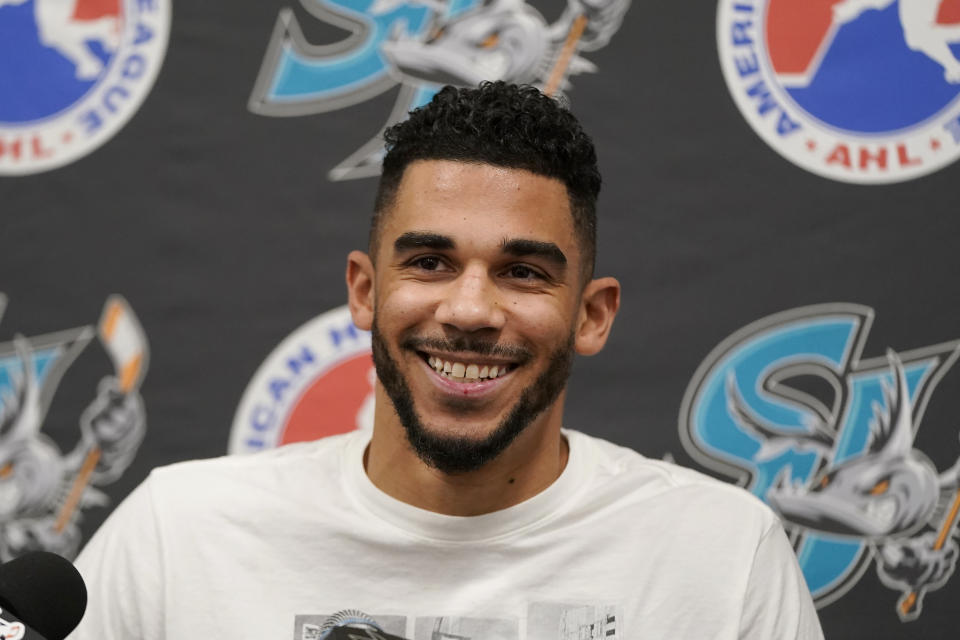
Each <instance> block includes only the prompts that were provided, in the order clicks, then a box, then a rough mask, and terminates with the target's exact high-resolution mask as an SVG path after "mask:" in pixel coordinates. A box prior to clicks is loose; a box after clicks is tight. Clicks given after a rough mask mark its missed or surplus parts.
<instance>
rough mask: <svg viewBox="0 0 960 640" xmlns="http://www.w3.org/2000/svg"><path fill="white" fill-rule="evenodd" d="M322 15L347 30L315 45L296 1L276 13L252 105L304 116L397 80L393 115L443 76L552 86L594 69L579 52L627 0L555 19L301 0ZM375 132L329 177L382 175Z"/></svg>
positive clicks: (470, 0)
mask: <svg viewBox="0 0 960 640" xmlns="http://www.w3.org/2000/svg"><path fill="white" fill-rule="evenodd" d="M302 2H303V6H304V7H305V8H306V9H307V10H308V11H309V12H310V13H311V14H313V15H314V16H315V17H316V18H318V19H319V20H321V21H323V22H325V23H327V24H330V25H334V26H336V27H340V28H342V29H345V30H346V31H348V32H350V33H351V35H350V36H348V37H347V38H345V39H343V40H341V41H340V42H336V43H333V44H328V45H315V44H311V43H310V42H309V41H308V40H307V39H306V37H305V36H304V35H303V31H302V29H301V27H300V25H299V22H298V21H297V18H296V15H295V14H294V12H293V11H292V10H290V9H284V10H283V11H281V13H280V17H279V19H278V21H277V26H276V28H275V29H274V33H273V37H272V38H271V40H270V45H269V47H268V49H267V54H266V57H265V58H264V61H263V66H262V68H261V70H260V75H259V77H258V78H257V82H256V85H255V87H254V90H253V94H252V96H251V98H250V102H249V108H250V110H251V111H253V112H254V113H258V114H261V115H267V116H300V115H307V114H314V113H323V112H327V111H333V110H338V109H343V108H347V107H350V106H353V105H355V104H357V103H360V102H363V101H365V100H369V99H370V98H372V97H374V96H377V95H379V94H381V93H383V92H385V91H387V90H389V89H391V88H393V87H395V86H397V85H398V84H399V85H400V86H401V88H400V93H399V96H398V98H397V101H396V103H395V105H394V107H393V110H392V112H391V114H390V116H389V117H388V119H387V124H392V123H393V122H396V121H398V120H401V119H402V118H404V117H406V114H407V113H408V112H409V111H411V110H412V109H415V108H417V107H419V106H422V105H424V104H426V103H427V102H429V101H430V99H431V98H432V97H433V95H434V94H435V93H436V91H437V90H438V89H439V87H440V86H441V85H444V84H453V85H458V86H474V85H477V84H479V83H480V82H481V81H484V80H505V81H508V82H516V83H524V84H533V85H536V86H539V87H540V88H541V89H542V90H543V91H544V92H546V93H550V94H553V93H556V92H562V91H565V90H568V89H569V88H570V82H569V77H570V76H571V75H577V74H580V73H586V72H594V71H596V70H597V68H596V66H595V65H594V64H593V63H591V62H590V61H589V60H587V59H586V58H584V57H583V56H581V55H580V54H581V52H586V51H595V50H597V49H600V48H602V47H604V46H606V44H607V43H608V42H609V41H610V39H611V37H612V36H613V34H614V33H616V31H617V30H618V29H619V28H620V24H621V23H622V21H623V17H624V14H625V13H626V11H627V9H628V8H629V6H630V0H567V5H566V7H565V9H564V10H563V12H562V14H561V15H560V16H559V17H558V18H557V19H556V20H555V21H554V22H552V23H550V22H548V21H547V20H546V19H545V18H544V17H543V15H542V14H541V13H540V12H539V11H538V10H537V9H535V8H534V7H532V6H531V5H529V4H527V3H526V2H524V0H302ZM385 127H386V125H384V127H381V129H380V131H379V132H378V134H377V135H376V136H375V137H374V138H373V139H372V140H370V141H369V142H367V143H366V144H365V145H363V146H362V147H361V148H360V149H359V150H357V151H356V152H355V153H353V154H352V155H351V156H350V157H349V158H347V159H346V160H344V161H343V162H341V163H340V164H339V165H337V166H336V167H335V168H334V169H332V170H331V171H330V173H329V177H330V179H331V180H346V179H351V178H361V177H366V176H373V175H377V174H379V172H380V162H381V160H382V157H383V155H382V154H383V150H382V147H383V144H382V141H381V135H380V134H382V131H383V129H384V128H385Z"/></svg>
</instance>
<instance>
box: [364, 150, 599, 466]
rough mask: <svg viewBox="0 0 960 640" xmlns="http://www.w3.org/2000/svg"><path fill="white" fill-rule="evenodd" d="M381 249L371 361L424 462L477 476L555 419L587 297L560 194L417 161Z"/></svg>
mask: <svg viewBox="0 0 960 640" xmlns="http://www.w3.org/2000/svg"><path fill="white" fill-rule="evenodd" d="M377 246H378V250H377V255H376V256H373V258H374V260H375V267H374V272H375V277H374V287H373V300H374V318H373V326H372V329H373V346H374V362H375V364H376V367H377V374H378V376H379V378H380V381H381V383H382V384H383V386H384V388H385V390H386V391H387V394H388V395H389V396H390V399H391V400H392V401H393V404H394V408H395V409H396V410H397V413H398V415H399V416H400V419H401V422H402V424H403V426H404V428H405V429H406V431H407V435H408V437H409V439H410V441H411V444H412V445H413V446H414V449H415V450H417V452H418V454H419V455H420V456H421V458H423V459H424V460H425V461H426V462H428V463H429V464H432V465H433V466H435V467H437V468H439V469H441V470H443V471H447V472H455V471H468V470H471V469H475V468H477V467H479V466H481V465H482V464H484V463H485V462H487V461H489V460H490V459H492V458H493V457H495V456H496V455H497V454H499V453H500V452H501V451H502V450H503V449H505V448H506V447H507V446H508V445H509V444H510V442H512V441H513V439H514V438H515V437H516V436H517V435H518V434H519V433H520V432H521V431H523V430H524V429H525V428H526V427H528V426H530V425H531V424H537V423H538V422H544V421H545V420H548V419H550V416H552V417H553V419H554V420H556V421H559V419H560V407H559V406H555V405H558V404H559V403H556V402H555V401H556V400H557V398H558V396H559V395H560V393H561V392H562V391H563V388H564V386H565V384H566V380H567V377H568V375H569V371H570V364H571V360H572V354H573V345H574V327H575V324H576V322H577V318H578V315H579V313H580V293H581V287H582V282H581V279H580V278H581V276H580V273H581V269H580V267H581V265H580V250H579V245H578V243H577V238H576V235H575V232H574V227H573V220H572V217H571V214H570V204H569V198H568V196H567V191H566V188H565V187H564V185H563V183H561V182H560V181H558V180H554V179H551V178H546V177H543V176H538V175H535V174H532V173H529V172H526V171H522V170H514V169H504V168H500V167H493V166H490V165H485V164H467V163H461V162H453V161H420V162H416V163H413V164H411V165H410V166H409V167H408V168H407V170H406V172H405V173H404V177H403V180H402V182H401V185H400V188H399V190H398V192H397V196H396V200H395V203H394V206H393V207H392V208H391V209H390V210H389V212H387V213H386V215H385V217H384V220H383V221H382V223H381V229H380V232H379V242H378V244H377ZM557 426H559V424H558V425H557Z"/></svg>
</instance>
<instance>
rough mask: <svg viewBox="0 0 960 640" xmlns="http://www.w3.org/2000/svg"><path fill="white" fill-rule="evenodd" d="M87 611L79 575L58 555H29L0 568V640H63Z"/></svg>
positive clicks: (84, 589) (26, 554) (40, 553)
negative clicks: (21, 639)
mask: <svg viewBox="0 0 960 640" xmlns="http://www.w3.org/2000/svg"><path fill="white" fill-rule="evenodd" d="M86 608H87V588H86V586H84V584H83V578H81V577H80V572H79V571H77V570H76V569H75V568H74V566H73V565H72V564H70V562H69V561H68V560H65V559H63V558H61V557H60V556H58V555H57V554H55V553H50V552H49V551H30V552H28V553H25V554H23V555H22V556H20V557H19V558H14V559H13V560H10V561H9V562H5V563H3V564H0V610H2V612H0V640H19V639H20V638H23V640H63V639H64V638H66V637H67V634H68V633H70V632H71V631H73V629H74V627H76V626H77V625H78V624H79V623H80V619H81V618H83V612H84V610H85V609H86ZM18 625H19V626H18Z"/></svg>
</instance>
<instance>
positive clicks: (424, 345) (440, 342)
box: [400, 336, 533, 364]
mask: <svg viewBox="0 0 960 640" xmlns="http://www.w3.org/2000/svg"><path fill="white" fill-rule="evenodd" d="M400 346H401V347H402V348H403V349H410V350H412V351H425V350H427V349H432V350H434V351H449V352H458V353H474V354H476V355H479V356H495V357H498V358H506V359H510V360H516V361H517V362H518V363H519V364H523V363H524V362H526V361H528V360H530V359H531V358H532V357H533V354H532V353H531V352H530V350H529V349H527V348H526V347H522V346H520V345H512V344H499V343H497V342H490V341H489V340H478V339H476V338H471V337H468V336H457V337H455V338H447V337H443V338H435V337H429V336H427V337H418V336H411V337H409V338H406V339H405V340H403V342H401V343H400Z"/></svg>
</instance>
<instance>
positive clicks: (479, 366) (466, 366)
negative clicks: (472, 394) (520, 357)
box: [420, 352, 516, 383]
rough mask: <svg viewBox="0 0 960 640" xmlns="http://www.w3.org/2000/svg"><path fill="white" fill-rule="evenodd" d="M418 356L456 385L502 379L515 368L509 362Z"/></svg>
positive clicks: (422, 354) (439, 374) (421, 354)
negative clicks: (456, 383)
mask: <svg viewBox="0 0 960 640" xmlns="http://www.w3.org/2000/svg"><path fill="white" fill-rule="evenodd" d="M420 356H421V357H422V358H423V360H424V362H426V364H427V366H429V367H430V368H431V369H433V371H434V372H435V373H436V374H437V375H438V376H440V377H442V378H444V379H446V380H450V381H452V382H458V383H470V382H486V381H490V380H494V379H496V378H502V377H503V376H505V375H507V374H508V373H510V372H511V371H512V370H513V369H515V368H516V365H515V364H514V363H510V362H469V361H463V360H458V359H454V358H452V357H451V358H442V357H440V356H433V355H429V354H426V353H423V352H420Z"/></svg>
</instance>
